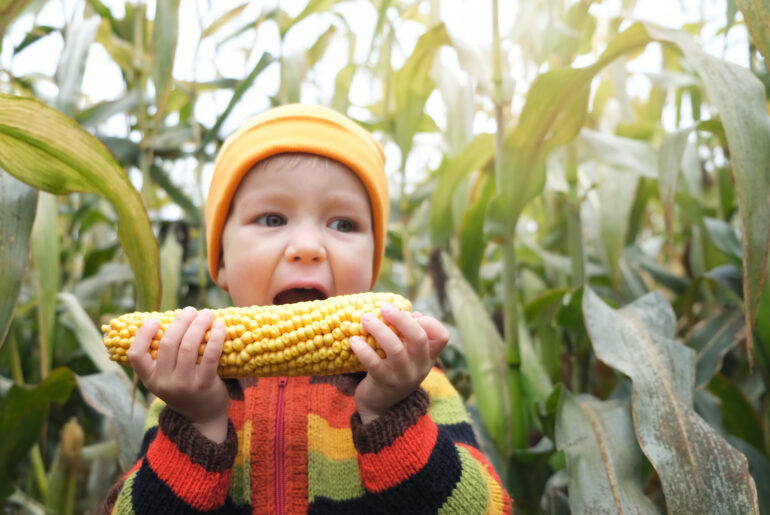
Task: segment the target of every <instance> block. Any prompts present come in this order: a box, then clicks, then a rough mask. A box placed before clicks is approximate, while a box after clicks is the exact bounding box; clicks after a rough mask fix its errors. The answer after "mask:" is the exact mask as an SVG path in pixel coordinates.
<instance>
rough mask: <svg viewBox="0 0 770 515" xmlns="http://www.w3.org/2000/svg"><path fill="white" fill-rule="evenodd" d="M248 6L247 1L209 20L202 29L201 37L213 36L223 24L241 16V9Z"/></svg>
mask: <svg viewBox="0 0 770 515" xmlns="http://www.w3.org/2000/svg"><path fill="white" fill-rule="evenodd" d="M248 6H249V4H248V2H247V3H244V4H241V5H237V6H235V7H233V8H232V9H230V10H229V11H226V12H225V13H224V14H222V15H221V16H220V17H219V18H217V19H216V20H214V21H213V22H211V23H210V24H209V25H208V27H206V28H205V29H203V32H201V39H205V38H207V37H209V36H213V35H214V34H216V33H217V32H219V29H221V28H222V27H224V26H225V25H228V24H229V23H230V22H232V21H233V20H237V19H238V18H239V17H240V16H241V13H242V12H243V10H244V9H246V7H248Z"/></svg>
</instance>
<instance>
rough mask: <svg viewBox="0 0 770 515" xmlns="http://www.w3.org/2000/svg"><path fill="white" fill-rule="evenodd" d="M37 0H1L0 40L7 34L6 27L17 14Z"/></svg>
mask: <svg viewBox="0 0 770 515" xmlns="http://www.w3.org/2000/svg"><path fill="white" fill-rule="evenodd" d="M34 1H35V0H0V40H2V39H3V36H4V35H5V29H7V28H8V27H10V26H11V23H13V22H14V20H15V19H16V17H17V16H19V15H20V14H21V13H23V12H24V9H25V8H26V7H27V6H28V5H29V4H31V3H32V2H34Z"/></svg>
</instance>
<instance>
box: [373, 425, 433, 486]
mask: <svg viewBox="0 0 770 515" xmlns="http://www.w3.org/2000/svg"><path fill="white" fill-rule="evenodd" d="M437 438H438V426H436V424H435V423H434V422H433V420H431V418H430V417H429V416H428V415H427V414H426V415H423V416H422V417H420V419H419V420H418V421H417V423H416V424H414V425H413V426H411V427H410V428H409V429H407V430H406V431H405V432H404V434H402V435H401V436H399V437H398V438H396V439H395V440H394V441H393V443H392V444H390V445H389V446H388V447H385V448H383V449H381V450H380V451H379V452H376V453H374V452H372V453H366V454H361V455H359V456H358V466H359V469H360V470H361V479H362V480H363V482H364V487H365V488H366V489H367V490H369V491H371V492H381V491H383V490H386V489H388V488H391V487H393V486H396V485H397V484H399V483H401V482H403V481H405V480H407V479H409V478H410V477H412V476H414V475H415V474H417V472H419V471H420V470H422V468H423V467H424V466H425V464H426V463H428V459H429V458H430V454H431V452H433V448H434V447H435V446H436V440H437Z"/></svg>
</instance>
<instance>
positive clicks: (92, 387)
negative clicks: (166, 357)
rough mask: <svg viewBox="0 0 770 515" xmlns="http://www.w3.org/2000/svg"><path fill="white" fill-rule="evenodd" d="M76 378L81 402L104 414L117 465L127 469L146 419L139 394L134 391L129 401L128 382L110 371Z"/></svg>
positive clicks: (144, 408)
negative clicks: (114, 447)
mask: <svg viewBox="0 0 770 515" xmlns="http://www.w3.org/2000/svg"><path fill="white" fill-rule="evenodd" d="M75 379H77V384H78V388H79V389H80V394H81V395H82V396H83V400H85V402H86V403H87V404H88V405H89V406H91V407H92V408H93V409H95V410H96V411H98V412H99V413H101V414H102V415H104V416H105V417H106V418H107V421H108V422H109V423H110V425H111V426H112V429H113V436H114V437H115V441H116V442H117V444H118V450H119V455H118V458H119V461H120V465H121V467H122V469H123V470H124V471H125V470H128V469H129V468H130V467H131V465H133V464H134V462H135V461H136V456H137V454H138V453H139V448H140V446H141V444H142V436H143V435H144V420H145V419H146V418H147V408H146V407H145V402H144V399H143V398H142V395H141V392H136V399H132V393H131V383H129V382H128V381H126V380H125V379H123V378H122V377H120V376H118V375H116V374H113V373H110V372H102V373H99V374H91V375H87V376H76V377H75Z"/></svg>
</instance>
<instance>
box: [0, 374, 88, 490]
mask: <svg viewBox="0 0 770 515" xmlns="http://www.w3.org/2000/svg"><path fill="white" fill-rule="evenodd" d="M74 385H75V378H74V376H73V374H72V372H71V371H70V370H69V369H65V368H57V369H56V370H54V371H52V372H51V373H50V374H48V377H46V378H45V379H44V380H43V381H42V382H41V383H40V384H39V385H37V386H35V387H32V388H28V387H22V386H19V385H13V386H12V387H11V389H10V390H9V391H8V393H7V394H6V395H5V397H4V398H3V402H2V404H1V405H0V501H2V500H3V499H5V498H6V497H7V496H8V495H10V494H11V492H13V477H14V476H15V474H14V470H15V469H16V467H17V466H18V464H19V463H20V462H21V461H22V459H23V457H24V456H25V455H26V454H27V452H28V451H29V449H30V448H31V447H32V445H33V444H34V443H35V442H36V441H37V439H38V438H40V434H41V432H42V430H43V426H44V424H45V421H46V419H47V418H48V408H49V406H50V404H51V403H52V402H55V403H57V404H61V403H63V402H64V401H66V400H67V399H68V398H69V395H70V392H71V391H72V387H73V386H74Z"/></svg>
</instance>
